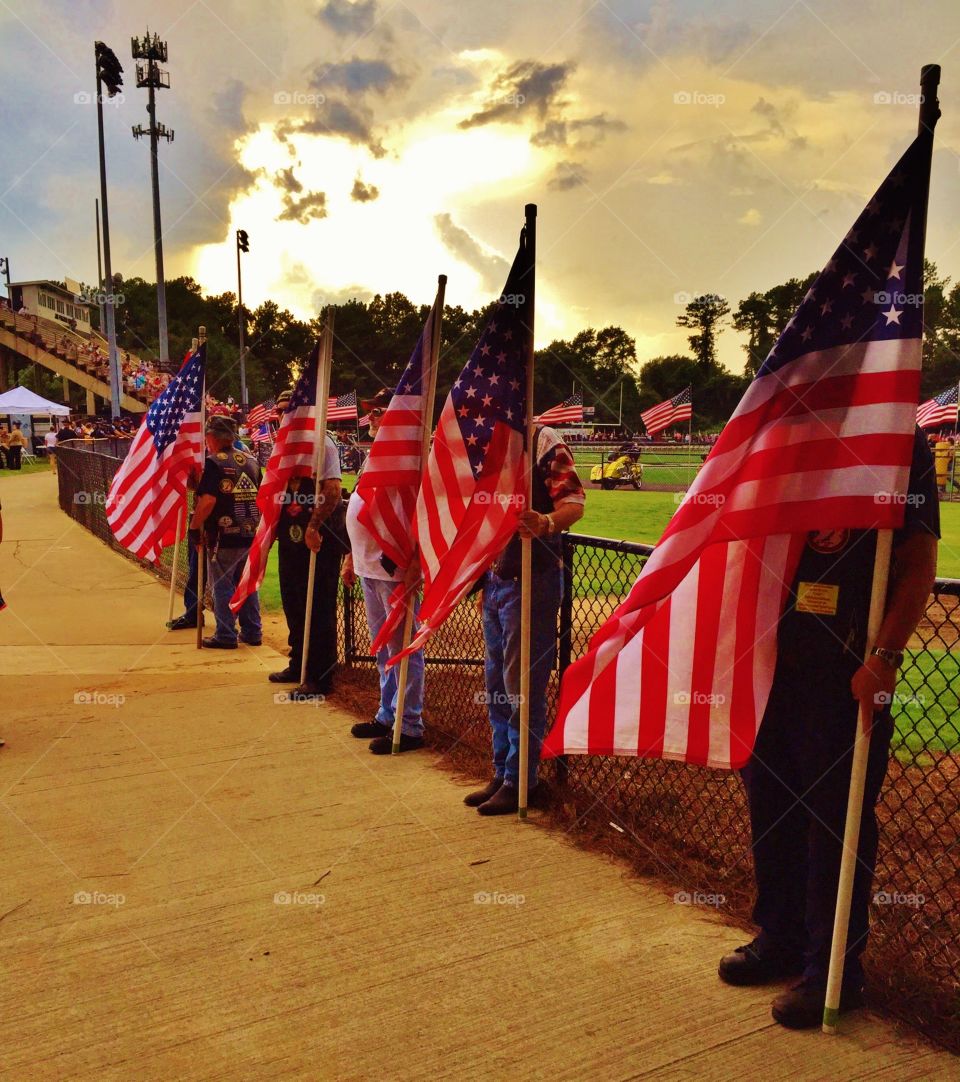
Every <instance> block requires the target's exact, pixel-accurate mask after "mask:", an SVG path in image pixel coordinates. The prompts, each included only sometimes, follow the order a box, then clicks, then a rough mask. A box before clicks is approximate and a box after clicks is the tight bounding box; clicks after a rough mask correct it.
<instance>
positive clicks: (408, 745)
mask: <svg viewBox="0 0 960 1082" xmlns="http://www.w3.org/2000/svg"><path fill="white" fill-rule="evenodd" d="M422 747H423V737H422V736H407V734H406V733H401V734H400V751H416V750H417V748H422ZM370 750H371V751H372V752H373V754H374V755H389V754H390V753H391V752H392V751H393V733H392V732H391V734H390V735H389V736H378V737H376V738H375V739H374V740H371V741H370Z"/></svg>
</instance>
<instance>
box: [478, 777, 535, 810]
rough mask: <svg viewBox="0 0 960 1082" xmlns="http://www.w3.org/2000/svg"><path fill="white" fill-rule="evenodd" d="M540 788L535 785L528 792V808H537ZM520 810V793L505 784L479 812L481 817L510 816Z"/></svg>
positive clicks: (508, 784) (507, 783) (482, 805)
mask: <svg viewBox="0 0 960 1082" xmlns="http://www.w3.org/2000/svg"><path fill="white" fill-rule="evenodd" d="M539 789H540V786H539V785H535V786H534V787H533V788H532V789H529V790H528V791H527V807H528V808H536V807H538V806H542V805H540V804H539V801H540V797H541V794H540V792H539ZM519 809H520V791H519V790H518V789H515V788H514V787H513V786H512V785H511V784H510V783H509V782H504V783H503V785H501V786H500V788H499V789H497V791H496V792H495V793H494V794H493V796H492V797H490V799H489V800H488V801H486V802H485V803H484V804H481V805H480V807H479V808H477V811H478V812H479V813H480V815H510V814H516V812H517V811H519Z"/></svg>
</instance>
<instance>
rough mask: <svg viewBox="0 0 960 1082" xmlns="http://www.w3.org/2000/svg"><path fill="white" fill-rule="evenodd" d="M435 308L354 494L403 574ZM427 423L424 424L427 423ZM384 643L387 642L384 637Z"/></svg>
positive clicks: (409, 550) (418, 473)
mask: <svg viewBox="0 0 960 1082" xmlns="http://www.w3.org/2000/svg"><path fill="white" fill-rule="evenodd" d="M437 319H438V313H437V311H436V305H434V307H433V308H432V309H431V310H430V315H429V316H428V317H427V322H426V324H425V325H424V328H423V332H422V333H421V335H420V340H419V342H417V346H416V349H414V351H413V355H412V356H411V357H410V362H409V364H408V365H407V367H406V369H405V371H404V373H403V375H402V376H401V377H400V382H399V383H398V384H397V389H396V391H395V392H394V394H393V397H392V398H391V399H390V402H389V404H388V406H387V408H386V410H385V411H384V413H383V415H382V416H381V418H380V428H379V429H378V431H377V435H376V437H375V438H374V441H373V446H372V447H371V448H370V454H369V456H368V458H367V461H366V464H365V465H364V467H363V472H362V473H361V474H360V480H359V481H357V488H356V491H357V493H358V495H360V496H361V497H362V499H363V504H364V505H363V508H362V510H361V511H360V514H359V519H360V522H361V523H363V525H364V526H366V527H367V529H368V530H369V531H370V533H372V534H373V536H374V537H375V538H376V539H377V542H378V544H379V545H380V548H381V549H382V550H383V554H384V555H385V556H386V557H387V558H388V559H389V560H391V561H392V562H393V563H394V564H396V566H397V567H400V568H405V567H406V566H407V565H408V564H409V563H410V560H411V558H412V556H413V552H414V541H413V536H412V534H413V530H412V523H413V515H414V511H415V510H416V506H417V493H418V492H419V490H420V480H421V478H422V476H423V462H422V461H421V452H422V450H423V426H424V417H423V411H424V406H425V398H424V394H425V391H426V388H427V385H429V382H430V371H429V367H428V368H427V370H426V371H425V370H424V362H425V361H426V362H428V363H429V360H430V349H431V342H432V340H433V328H434V326H435V324H436V320H437ZM432 420H433V418H432V417H431V418H429V421H428V422H427V423H430V422H431V421H432ZM388 638H389V637H388Z"/></svg>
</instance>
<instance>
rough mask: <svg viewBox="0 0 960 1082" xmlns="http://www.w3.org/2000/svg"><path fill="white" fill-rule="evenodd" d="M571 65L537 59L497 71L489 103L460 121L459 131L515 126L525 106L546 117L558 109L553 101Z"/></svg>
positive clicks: (561, 87) (572, 67)
mask: <svg viewBox="0 0 960 1082" xmlns="http://www.w3.org/2000/svg"><path fill="white" fill-rule="evenodd" d="M573 70H574V64H572V63H567V64H541V63H540V62H539V61H537V60H519V61H517V63H516V64H512V65H511V66H510V67H509V68H507V70H506V71H504V72H501V73H500V74H499V75H498V76H497V78H496V79H495V80H494V82H493V85H492V86H491V88H490V101H489V104H488V105H487V106H486V107H485V108H483V109H481V110H480V111H479V112H476V113H474V114H473V116H469V117H467V118H466V120H461V121H460V125H459V126H460V127H461V128H477V127H480V126H481V125H482V124H493V123H497V122H499V123H504V122H506V123H516V122H518V121H522V120H523V115H522V114H523V112H524V111H525V110H526V109H527V108H528V107H529V108H532V109H534V110H535V111H536V112H537V113H538V114H539V116H541V117H544V118H546V117H548V116H549V115H550V114H551V112H552V111H553V110H555V109H558V107H559V106H560V103H558V101H557V98H558V95H559V94H560V91H561V90H562V89H563V86H564V84H565V83H566V81H567V78H568V77H569V75H570V73H571V72H572V71H573Z"/></svg>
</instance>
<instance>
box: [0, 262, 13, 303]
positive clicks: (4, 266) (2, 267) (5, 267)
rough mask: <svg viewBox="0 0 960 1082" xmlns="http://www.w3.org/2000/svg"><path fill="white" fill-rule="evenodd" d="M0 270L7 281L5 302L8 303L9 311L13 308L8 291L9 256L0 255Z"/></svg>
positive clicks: (11, 297) (11, 295)
mask: <svg viewBox="0 0 960 1082" xmlns="http://www.w3.org/2000/svg"><path fill="white" fill-rule="evenodd" d="M0 271H3V276H4V278H5V279H6V283H7V303H8V304H9V305H10V309H11V311H12V310H13V294H12V293H11V292H10V257H9V256H7V255H0Z"/></svg>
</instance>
